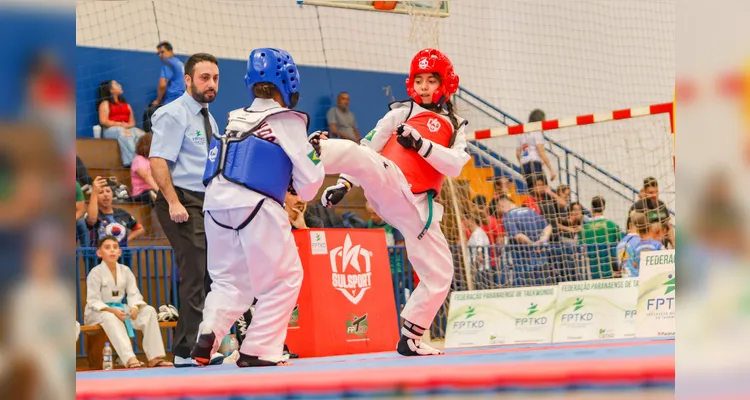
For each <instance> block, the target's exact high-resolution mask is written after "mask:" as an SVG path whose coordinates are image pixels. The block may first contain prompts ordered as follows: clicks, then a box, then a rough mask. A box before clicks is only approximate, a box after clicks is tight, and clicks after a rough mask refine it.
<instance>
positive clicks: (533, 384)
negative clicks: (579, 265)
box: [76, 356, 675, 399]
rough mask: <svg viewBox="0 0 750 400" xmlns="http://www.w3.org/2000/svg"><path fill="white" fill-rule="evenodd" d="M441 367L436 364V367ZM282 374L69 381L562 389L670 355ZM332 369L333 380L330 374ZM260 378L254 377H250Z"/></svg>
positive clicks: (625, 373) (644, 379)
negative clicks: (593, 366)
mask: <svg viewBox="0 0 750 400" xmlns="http://www.w3.org/2000/svg"><path fill="white" fill-rule="evenodd" d="M441 367H443V368H441ZM277 368H282V369H283V371H279V373H275V372H274V373H272V374H263V375H251V374H248V375H237V374H227V375H215V374H211V375H206V376H195V375H191V376H185V377H180V376H176V377H172V378H166V379H165V378H164V377H158V378H157V377H154V378H127V379H92V380H82V381H79V382H77V384H76V397H77V398H79V399H91V398H120V397H175V396H233V395H249V396H252V395H256V396H260V395H283V394H296V395H304V394H305V393H307V394H315V393H342V392H368V391H388V390H397V389H398V390H405V391H424V390H433V389H436V388H440V387H444V386H450V387H452V388H455V389H458V390H461V389H463V390H470V389H493V388H494V389H498V388H524V387H525V388H528V389H545V388H558V387H559V388H564V387H570V386H578V385H587V386H590V385H601V386H621V385H622V386H633V385H644V384H648V383H669V382H674V377H675V361H674V357H673V356H664V357H644V358H637V359H632V358H626V359H608V360H597V362H596V366H595V368H592V363H591V362H588V361H585V362H582V361H545V362H538V361H536V362H531V361H529V362H518V363H498V364H492V363H483V364H475V365H462V366H461V367H460V368H444V366H436V368H410V367H385V368H379V369H377V370H374V369H372V368H370V369H354V368H353V369H347V370H341V371H304V372H303V371H298V372H297V371H294V369H293V367H287V368H289V369H287V368H283V367H277ZM332 373H335V377H334V378H332ZM254 378H261V379H254Z"/></svg>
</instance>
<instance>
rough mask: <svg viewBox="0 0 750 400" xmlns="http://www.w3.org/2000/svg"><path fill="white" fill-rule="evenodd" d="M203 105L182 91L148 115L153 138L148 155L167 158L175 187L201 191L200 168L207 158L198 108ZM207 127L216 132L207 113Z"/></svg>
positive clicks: (203, 187) (217, 129) (212, 121)
mask: <svg viewBox="0 0 750 400" xmlns="http://www.w3.org/2000/svg"><path fill="white" fill-rule="evenodd" d="M202 107H203V105H201V103H198V102H197V101H195V99H193V97H192V96H191V95H190V94H189V93H188V92H187V91H185V93H184V94H183V95H182V96H180V97H179V98H177V100H175V101H173V102H171V103H169V104H167V105H165V106H162V107H160V108H159V109H158V110H156V112H155V113H154V115H153V116H152V117H151V123H152V127H151V130H152V132H153V135H154V136H153V139H152V142H151V153H150V154H149V157H151V158H154V157H157V158H163V159H165V160H167V165H168V166H169V172H170V174H171V175H172V184H174V186H175V187H178V188H182V189H187V190H192V191H194V192H205V191H206V188H205V186H203V182H202V180H203V171H204V169H205V168H206V159H207V158H208V145H207V144H206V141H207V140H210V138H209V137H208V136H207V135H206V132H205V128H204V127H203V116H202V115H201V113H200V111H201V108H202ZM209 118H210V120H211V129H213V131H214V132H215V133H218V132H219V126H218V125H216V120H214V117H213V115H211V113H209Z"/></svg>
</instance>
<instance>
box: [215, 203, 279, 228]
mask: <svg viewBox="0 0 750 400" xmlns="http://www.w3.org/2000/svg"><path fill="white" fill-rule="evenodd" d="M264 201H266V199H265V198H264V199H261V201H260V202H258V204H257V205H256V206H255V209H254V210H253V212H251V213H250V215H249V216H248V217H247V218H245V220H244V221H242V223H241V224H240V225H239V226H238V227H236V228H233V227H231V226H229V225H224V224H222V223H221V222H219V221H217V220H216V218H214V216H213V215H211V211H206V214H208V216H209V217H211V219H212V220H213V221H214V223H215V224H216V225H219V226H220V227H222V228H224V229H231V230H233V231H237V232H239V231H241V230H242V228H244V227H246V226H247V225H248V224H250V222H251V221H252V220H253V218H255V216H256V215H258V211H260V207H261V206H263V202H264Z"/></svg>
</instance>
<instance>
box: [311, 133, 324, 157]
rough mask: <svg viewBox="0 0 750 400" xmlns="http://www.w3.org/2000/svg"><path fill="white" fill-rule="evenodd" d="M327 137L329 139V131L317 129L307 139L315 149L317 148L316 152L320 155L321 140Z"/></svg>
mask: <svg viewBox="0 0 750 400" xmlns="http://www.w3.org/2000/svg"><path fill="white" fill-rule="evenodd" d="M326 139H328V132H325V131H315V132H313V133H311V134H310V136H308V137H307V141H308V142H310V144H311V145H312V147H313V149H315V154H316V155H318V156H320V141H321V140H326Z"/></svg>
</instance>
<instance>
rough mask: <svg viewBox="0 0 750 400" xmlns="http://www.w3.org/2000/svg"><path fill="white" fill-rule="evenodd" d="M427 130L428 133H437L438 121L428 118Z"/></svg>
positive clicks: (438, 128)
mask: <svg viewBox="0 0 750 400" xmlns="http://www.w3.org/2000/svg"><path fill="white" fill-rule="evenodd" d="M427 129H429V130H430V132H437V131H438V130H440V121H439V120H438V119H437V118H430V119H429V120H428V121H427Z"/></svg>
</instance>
